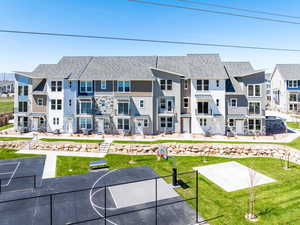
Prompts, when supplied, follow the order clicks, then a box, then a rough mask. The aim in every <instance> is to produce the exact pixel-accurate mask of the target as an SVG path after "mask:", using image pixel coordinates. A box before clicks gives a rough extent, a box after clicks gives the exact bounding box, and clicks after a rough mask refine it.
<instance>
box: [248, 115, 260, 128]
mask: <svg viewBox="0 0 300 225" xmlns="http://www.w3.org/2000/svg"><path fill="white" fill-rule="evenodd" d="M249 120H254V124H253V128H254V129H250V128H249ZM256 120H260V129H259V130H256ZM248 130H250V131H261V130H262V120H261V119H256V118H251V119H248Z"/></svg>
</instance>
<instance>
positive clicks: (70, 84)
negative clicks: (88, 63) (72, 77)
mask: <svg viewBox="0 0 300 225" xmlns="http://www.w3.org/2000/svg"><path fill="white" fill-rule="evenodd" d="M69 88H70V89H71V88H72V81H69Z"/></svg>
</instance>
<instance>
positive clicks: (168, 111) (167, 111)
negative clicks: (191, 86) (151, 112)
mask: <svg viewBox="0 0 300 225" xmlns="http://www.w3.org/2000/svg"><path fill="white" fill-rule="evenodd" d="M158 113H163V114H168V113H169V114H174V113H175V108H171V110H168V109H162V108H159V109H158Z"/></svg>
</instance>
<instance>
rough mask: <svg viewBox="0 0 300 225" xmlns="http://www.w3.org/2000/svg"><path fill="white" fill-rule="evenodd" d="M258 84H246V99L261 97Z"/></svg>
mask: <svg viewBox="0 0 300 225" xmlns="http://www.w3.org/2000/svg"><path fill="white" fill-rule="evenodd" d="M260 89H261V85H260V84H248V97H261V90H260Z"/></svg>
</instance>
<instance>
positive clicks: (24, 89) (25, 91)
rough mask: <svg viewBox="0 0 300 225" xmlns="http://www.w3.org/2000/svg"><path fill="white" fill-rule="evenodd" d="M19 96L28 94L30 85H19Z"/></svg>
mask: <svg viewBox="0 0 300 225" xmlns="http://www.w3.org/2000/svg"><path fill="white" fill-rule="evenodd" d="M18 95H19V96H28V86H18Z"/></svg>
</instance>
